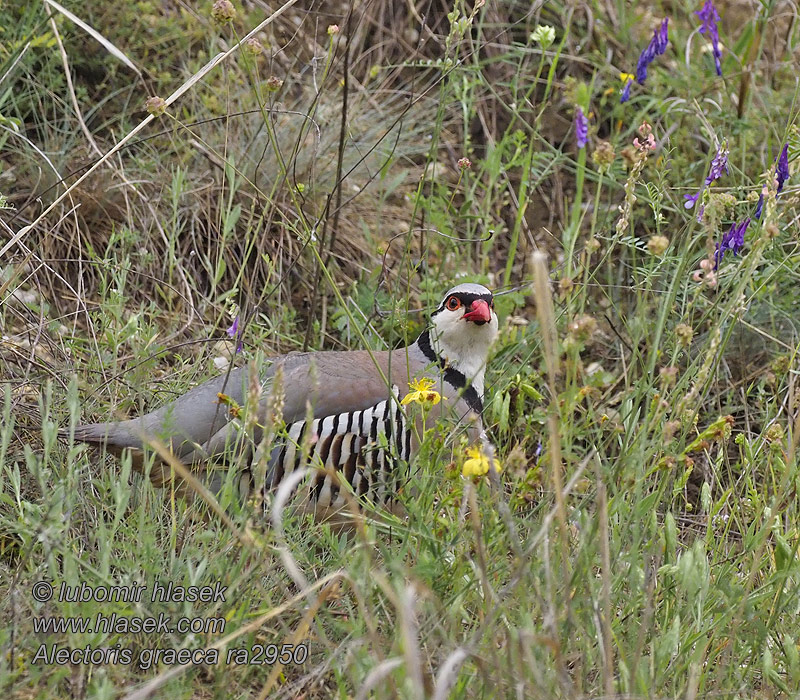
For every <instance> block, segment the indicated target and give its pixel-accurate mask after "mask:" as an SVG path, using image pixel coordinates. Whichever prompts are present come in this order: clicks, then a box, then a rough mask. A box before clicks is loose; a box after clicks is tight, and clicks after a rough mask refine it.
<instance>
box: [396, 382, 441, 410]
mask: <svg viewBox="0 0 800 700" xmlns="http://www.w3.org/2000/svg"><path fill="white" fill-rule="evenodd" d="M434 385H435V382H434V381H433V379H429V378H428V377H423V378H422V379H415V380H413V381H412V382H411V383H410V384H409V385H408V386H409V388H410V389H411V391H409V392H408V393H407V394H406V395H405V396H404V397H403V400H402V401H401V402H400V403H401V404H403V406H407V405H408V404H410V403H411V402H412V401H416V402H417V403H420V404H423V405H425V404H428V403H429V404H431V405H432V406H435V405H436V404H437V403H439V402H440V401H441V400H442V395H441V394H440V393H439V392H438V391H434V390H433V387H434Z"/></svg>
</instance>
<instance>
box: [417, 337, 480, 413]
mask: <svg viewBox="0 0 800 700" xmlns="http://www.w3.org/2000/svg"><path fill="white" fill-rule="evenodd" d="M417 345H418V346H419V349H420V350H422V354H423V355H425V357H426V358H428V360H430V361H431V362H433V363H434V364H437V365H439V367H441V368H442V370H444V380H445V381H446V382H447V383H448V384H449V385H450V386H452V387H453V388H454V389H455V390H456V391H461V392H462V396H463V397H464V401H466V402H467V406H469V408H470V410H472V411H475V413H477V414H478V415H481V414H482V413H483V401H481V397H480V396H479V395H478V392H477V390H476V389H475V387H474V386H472V384H470V385H469V386H467V378H466V377H465V376H464V374H463V372H459V371H458V370H457V369H455V368H453V367H450V366H449V365H448V364H447V362H446V360H445V359H444V358H443V357H441V356H440V355H437V354H436V351H435V350H434V349H433V346H432V345H431V332H430V331H429V330H425V331H422V333H421V334H420V336H419V338H417Z"/></svg>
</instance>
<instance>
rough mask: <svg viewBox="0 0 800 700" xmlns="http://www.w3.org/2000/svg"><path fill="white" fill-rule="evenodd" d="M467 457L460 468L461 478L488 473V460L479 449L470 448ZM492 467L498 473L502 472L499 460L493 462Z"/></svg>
mask: <svg viewBox="0 0 800 700" xmlns="http://www.w3.org/2000/svg"><path fill="white" fill-rule="evenodd" d="M467 456H468V457H469V459H468V460H467V461H466V462H464V466H462V467H461V474H462V475H463V476H483V475H484V474H486V473H487V472H488V471H489V458H488V457H487V456H486V455H485V454H483V452H481V449H480V447H470V448H469V449H468V450H467ZM494 466H495V468H496V469H497V471H498V473H499V472H501V471H503V467H502V465H501V464H500V461H499V460H497V459H496V460H494Z"/></svg>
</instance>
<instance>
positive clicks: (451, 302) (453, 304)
mask: <svg viewBox="0 0 800 700" xmlns="http://www.w3.org/2000/svg"><path fill="white" fill-rule="evenodd" d="M447 308H448V309H450V311H457V310H458V309H459V308H461V301H460V300H459V299H458V297H450V298H449V299H448V300H447Z"/></svg>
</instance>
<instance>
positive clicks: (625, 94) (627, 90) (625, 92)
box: [619, 78, 633, 104]
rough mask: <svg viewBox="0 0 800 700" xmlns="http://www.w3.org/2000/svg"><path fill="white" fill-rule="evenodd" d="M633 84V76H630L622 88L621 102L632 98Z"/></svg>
mask: <svg viewBox="0 0 800 700" xmlns="http://www.w3.org/2000/svg"><path fill="white" fill-rule="evenodd" d="M631 85H633V78H629V79H628V81H627V82H626V83H625V87H624V88H622V95H620V98H619V103H620V104H622V103H623V102H627V101H628V100H629V99H631Z"/></svg>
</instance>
